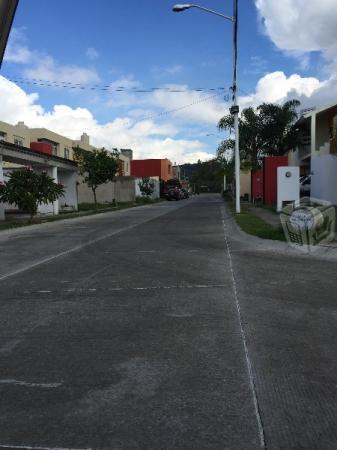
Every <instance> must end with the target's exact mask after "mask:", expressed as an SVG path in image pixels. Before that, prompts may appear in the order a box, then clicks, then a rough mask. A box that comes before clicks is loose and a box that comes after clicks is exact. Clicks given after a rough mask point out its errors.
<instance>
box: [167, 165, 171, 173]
mask: <svg viewBox="0 0 337 450" xmlns="http://www.w3.org/2000/svg"><path fill="white" fill-rule="evenodd" d="M167 172H168V174H171V164H169V165H168V171H167Z"/></svg>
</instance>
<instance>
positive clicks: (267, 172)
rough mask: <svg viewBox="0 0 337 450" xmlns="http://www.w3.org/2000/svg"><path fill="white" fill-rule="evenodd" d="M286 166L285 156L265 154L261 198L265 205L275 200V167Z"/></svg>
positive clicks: (273, 203)
mask: <svg viewBox="0 0 337 450" xmlns="http://www.w3.org/2000/svg"><path fill="white" fill-rule="evenodd" d="M280 166H288V157H287V156H267V157H265V158H264V159H263V199H264V203H265V204H266V205H275V204H276V202H277V168H278V167H280Z"/></svg>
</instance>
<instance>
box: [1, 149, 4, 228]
mask: <svg viewBox="0 0 337 450" xmlns="http://www.w3.org/2000/svg"><path fill="white" fill-rule="evenodd" d="M0 181H1V182H2V183H3V181H4V174H3V168H2V156H1V155H0ZM0 220H5V205H4V204H3V203H0Z"/></svg>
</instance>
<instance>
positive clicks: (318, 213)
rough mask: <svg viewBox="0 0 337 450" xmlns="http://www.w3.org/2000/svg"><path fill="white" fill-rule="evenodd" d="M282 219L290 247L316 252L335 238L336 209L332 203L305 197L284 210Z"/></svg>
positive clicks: (281, 215)
mask: <svg viewBox="0 0 337 450" xmlns="http://www.w3.org/2000/svg"><path fill="white" fill-rule="evenodd" d="M280 219H281V223H282V227H283V231H284V234H285V237H286V239H287V241H288V243H289V244H290V245H292V246H293V247H296V248H298V249H300V250H302V251H306V252H310V251H314V250H315V249H317V248H318V247H319V245H322V244H327V243H328V242H331V241H332V240H333V239H334V237H335V220H336V216H335V208H334V207H333V206H332V205H331V203H330V202H327V201H325V200H318V199H314V198H310V197H303V198H301V199H300V201H299V203H298V202H296V203H295V204H289V205H287V206H286V207H284V208H283V209H282V212H281V214H280Z"/></svg>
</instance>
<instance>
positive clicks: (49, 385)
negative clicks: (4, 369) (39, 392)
mask: <svg viewBox="0 0 337 450" xmlns="http://www.w3.org/2000/svg"><path fill="white" fill-rule="evenodd" d="M0 384H15V385H18V386H28V387H40V388H44V389H45V388H57V387H60V386H62V383H30V382H28V381H20V380H11V379H5V380H0Z"/></svg>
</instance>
